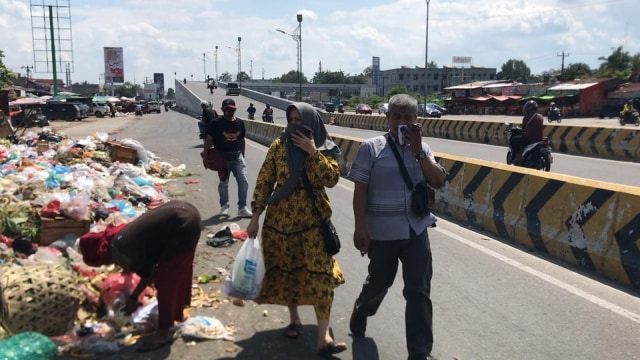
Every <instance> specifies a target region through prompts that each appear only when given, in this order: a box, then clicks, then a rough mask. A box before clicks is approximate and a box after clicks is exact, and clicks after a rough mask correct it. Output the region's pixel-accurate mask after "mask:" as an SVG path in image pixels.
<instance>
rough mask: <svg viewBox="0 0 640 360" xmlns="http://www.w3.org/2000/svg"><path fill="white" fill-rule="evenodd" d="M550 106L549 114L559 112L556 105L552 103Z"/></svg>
mask: <svg viewBox="0 0 640 360" xmlns="http://www.w3.org/2000/svg"><path fill="white" fill-rule="evenodd" d="M550 105H551V106H550V109H549V111H550V112H553V111H559V110H560V109H558V106H557V105H556V103H554V102H552V103H551V104H550Z"/></svg>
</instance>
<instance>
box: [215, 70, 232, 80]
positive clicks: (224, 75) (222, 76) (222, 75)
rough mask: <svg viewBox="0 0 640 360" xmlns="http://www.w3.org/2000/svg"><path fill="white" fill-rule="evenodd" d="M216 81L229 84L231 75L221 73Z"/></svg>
mask: <svg viewBox="0 0 640 360" xmlns="http://www.w3.org/2000/svg"><path fill="white" fill-rule="evenodd" d="M218 81H222V82H231V81H233V76H231V74H229V73H228V72H223V73H222V74H221V75H220V77H219V78H218Z"/></svg>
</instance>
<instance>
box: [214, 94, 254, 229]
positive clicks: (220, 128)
mask: <svg viewBox="0 0 640 360" xmlns="http://www.w3.org/2000/svg"><path fill="white" fill-rule="evenodd" d="M221 109H222V113H223V115H222V116H221V117H219V118H217V119H215V120H213V121H211V122H210V123H209V125H208V126H207V129H206V134H207V137H206V139H205V141H204V154H203V155H204V158H205V159H206V158H207V153H208V152H209V151H211V148H212V147H213V148H215V149H216V150H218V151H219V152H220V153H221V155H222V157H224V159H225V160H226V162H227V169H228V170H227V171H226V173H223V174H222V175H221V176H220V183H219V184H218V194H219V195H220V215H229V175H230V173H233V176H234V177H235V178H236V182H237V183H238V216H240V217H251V215H252V214H251V211H249V209H248V208H247V192H248V190H249V181H248V180H247V164H246V163H245V161H244V149H245V135H246V130H245V128H244V123H243V122H242V120H240V119H238V118H236V116H235V112H236V103H235V101H233V100H232V99H225V100H224V101H223V102H222V106H221Z"/></svg>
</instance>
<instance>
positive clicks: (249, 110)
mask: <svg viewBox="0 0 640 360" xmlns="http://www.w3.org/2000/svg"><path fill="white" fill-rule="evenodd" d="M247 113H248V114H249V119H253V118H254V115H255V113H256V108H255V107H254V106H253V103H249V107H248V108H247Z"/></svg>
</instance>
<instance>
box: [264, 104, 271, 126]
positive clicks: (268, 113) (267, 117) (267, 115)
mask: <svg viewBox="0 0 640 360" xmlns="http://www.w3.org/2000/svg"><path fill="white" fill-rule="evenodd" d="M265 105H266V108H265V109H264V111H263V112H262V121H267V122H273V109H272V108H271V105H270V104H265Z"/></svg>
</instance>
